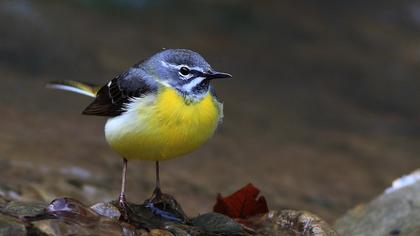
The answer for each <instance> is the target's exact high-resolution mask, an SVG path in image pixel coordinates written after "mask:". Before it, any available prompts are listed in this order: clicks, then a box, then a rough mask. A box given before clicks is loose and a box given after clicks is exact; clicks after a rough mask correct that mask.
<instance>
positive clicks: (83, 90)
mask: <svg viewBox="0 0 420 236" xmlns="http://www.w3.org/2000/svg"><path fill="white" fill-rule="evenodd" d="M46 87H47V88H51V89H58V90H65V91H70V92H74V93H79V94H83V95H86V96H89V97H96V94H97V93H98V91H99V89H100V88H101V87H100V86H97V85H93V84H89V83H83V82H78V81H73V80H64V81H53V82H49V83H47V85H46Z"/></svg>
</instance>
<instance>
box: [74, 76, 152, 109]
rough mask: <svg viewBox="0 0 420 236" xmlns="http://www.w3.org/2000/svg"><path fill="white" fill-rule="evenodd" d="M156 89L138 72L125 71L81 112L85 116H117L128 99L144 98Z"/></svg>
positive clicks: (104, 87) (100, 91)
mask: <svg viewBox="0 0 420 236" xmlns="http://www.w3.org/2000/svg"><path fill="white" fill-rule="evenodd" d="M155 91H156V87H155V86H153V85H152V84H151V83H150V82H148V81H146V80H145V79H144V77H143V76H142V73H141V72H139V71H131V70H129V71H126V72H124V73H122V74H120V75H118V76H116V77H115V78H114V79H112V80H111V81H110V82H109V83H108V84H107V85H105V86H103V87H102V88H101V89H100V90H99V91H98V93H97V96H96V98H95V100H94V101H93V102H92V103H91V104H90V105H89V106H88V107H86V109H85V110H84V111H83V112H82V113H83V114H85V115H95V116H108V117H114V116H118V115H120V114H121V113H123V112H124V111H125V107H126V104H127V103H128V102H129V100H130V98H136V97H141V96H144V95H146V94H148V93H151V92H155Z"/></svg>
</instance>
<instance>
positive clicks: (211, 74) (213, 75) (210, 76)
mask: <svg viewBox="0 0 420 236" xmlns="http://www.w3.org/2000/svg"><path fill="white" fill-rule="evenodd" d="M204 76H205V77H206V78H207V79H209V80H212V79H228V78H232V75H231V74H228V73H223V72H217V71H209V72H208V73H205V74H204Z"/></svg>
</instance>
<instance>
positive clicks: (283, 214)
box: [250, 210, 338, 236]
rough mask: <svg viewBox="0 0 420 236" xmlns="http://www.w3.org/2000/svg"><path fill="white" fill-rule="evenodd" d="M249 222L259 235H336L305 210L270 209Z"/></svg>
mask: <svg viewBox="0 0 420 236" xmlns="http://www.w3.org/2000/svg"><path fill="white" fill-rule="evenodd" d="M250 223H252V225H251V227H252V228H253V229H255V232H256V235H259V236H295V235H303V236H338V234H337V232H336V231H335V230H334V229H333V228H332V227H331V226H329V225H328V224H327V223H326V222H325V221H323V220H322V219H320V218H319V217H318V216H316V215H314V214H312V213H310V212H307V211H294V210H282V211H270V212H269V213H267V214H265V215H263V216H261V217H256V218H253V219H252V220H251V221H250Z"/></svg>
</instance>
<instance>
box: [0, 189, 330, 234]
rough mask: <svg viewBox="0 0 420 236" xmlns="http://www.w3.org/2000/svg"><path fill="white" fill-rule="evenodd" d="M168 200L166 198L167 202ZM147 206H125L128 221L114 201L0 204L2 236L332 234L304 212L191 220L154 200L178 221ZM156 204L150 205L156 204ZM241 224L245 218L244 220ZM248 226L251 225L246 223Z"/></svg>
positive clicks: (168, 203) (210, 215) (171, 203)
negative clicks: (241, 217) (177, 218)
mask: <svg viewBox="0 0 420 236" xmlns="http://www.w3.org/2000/svg"><path fill="white" fill-rule="evenodd" d="M165 199H166V200H165ZM149 203H150V201H146V202H145V204H131V203H130V204H129V205H128V207H129V220H128V221H127V222H124V221H121V220H119V218H120V216H121V213H120V212H119V210H118V207H117V206H116V205H115V202H111V203H98V204H95V205H94V206H92V207H88V206H86V205H84V204H83V203H81V202H80V201H77V200H75V199H71V198H58V199H55V200H54V201H52V202H51V203H50V204H49V205H46V204H40V203H22V202H17V201H10V202H7V203H6V204H5V205H4V206H3V207H0V236H2V235H17V236H20V235H33V236H45V235H51V236H54V235H109V236H248V235H257V236H258V235H260V236H266V235H267V236H268V235H270V236H271V235H279V236H288V235H308V236H309V235H311V236H312V235H313V236H336V235H337V234H335V232H334V231H333V230H332V229H331V228H330V227H329V226H328V225H327V224H326V223H325V222H324V221H322V220H321V219H319V218H318V217H316V216H314V215H313V214H311V213H308V212H300V211H288V210H284V211H280V212H277V211H271V212H270V213H269V214H265V215H262V216H259V217H254V218H251V219H249V220H247V221H246V224H247V226H245V225H243V224H240V223H238V221H236V220H234V219H231V218H229V217H227V216H225V215H222V214H219V213H207V214H203V215H200V216H198V217H195V218H189V217H187V216H186V215H185V213H184V212H183V211H182V208H181V206H180V205H179V204H178V203H177V202H176V201H175V199H173V198H172V197H171V196H169V195H168V196H165V197H164V198H162V199H160V200H159V201H154V203H156V206H160V207H165V208H164V209H160V210H168V211H170V212H171V213H173V214H174V215H176V216H182V217H184V218H181V219H182V220H172V219H170V218H169V219H168V218H165V217H162V215H159V214H156V209H151V208H150V207H149V206H148V204H149ZM156 206H154V207H156ZM242 223H243V222H242ZM248 224H249V225H248Z"/></svg>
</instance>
